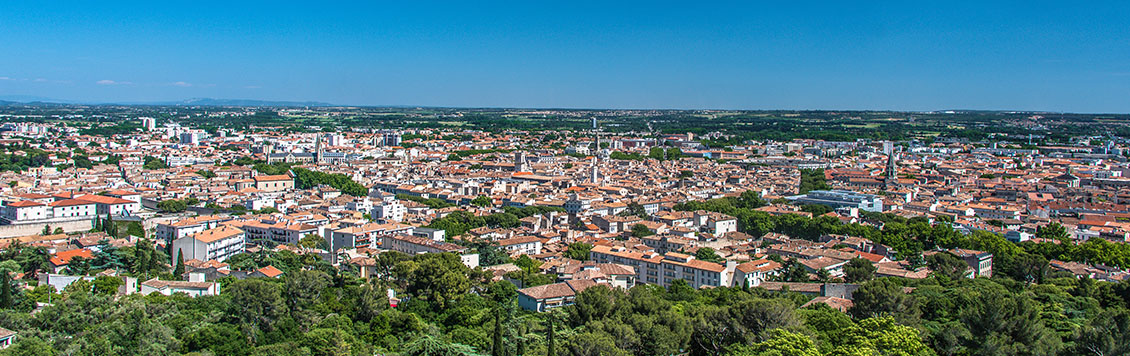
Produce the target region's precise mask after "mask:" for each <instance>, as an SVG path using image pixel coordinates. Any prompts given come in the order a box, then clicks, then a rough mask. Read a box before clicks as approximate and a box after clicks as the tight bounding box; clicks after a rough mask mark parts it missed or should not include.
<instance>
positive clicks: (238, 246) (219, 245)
mask: <svg viewBox="0 0 1130 356" xmlns="http://www.w3.org/2000/svg"><path fill="white" fill-rule="evenodd" d="M245 243H246V234H245V233H244V232H243V230H240V229H238V228H234V227H231V226H220V227H217V228H214V229H209V230H205V231H201V232H199V233H196V234H193V235H192V236H186V237H182V238H179V239H176V240H174V241H173V261H176V260H177V259H178V257H179V254H182V253H183V254H184V259H185V260H190V259H197V260H201V261H207V260H216V261H220V262H223V261H224V260H226V259H228V257H231V256H233V255H235V254H238V253H242V252H243V251H244V244H245Z"/></svg>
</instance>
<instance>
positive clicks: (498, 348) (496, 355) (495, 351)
mask: <svg viewBox="0 0 1130 356" xmlns="http://www.w3.org/2000/svg"><path fill="white" fill-rule="evenodd" d="M493 334H494V338H493V341H492V343H491V347H490V354H491V356H504V355H506V351H504V350H503V347H504V346H503V345H502V313H497V312H496V313H494V333H493Z"/></svg>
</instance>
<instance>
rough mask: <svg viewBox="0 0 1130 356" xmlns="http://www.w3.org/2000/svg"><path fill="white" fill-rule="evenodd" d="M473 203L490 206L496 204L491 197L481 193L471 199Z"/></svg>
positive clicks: (485, 206)
mask: <svg viewBox="0 0 1130 356" xmlns="http://www.w3.org/2000/svg"><path fill="white" fill-rule="evenodd" d="M471 205H474V206H479V207H484V208H489V207H490V206H491V205H494V202H493V201H491V199H490V198H489V197H487V196H484V195H480V196H477V197H475V199H472V200H471Z"/></svg>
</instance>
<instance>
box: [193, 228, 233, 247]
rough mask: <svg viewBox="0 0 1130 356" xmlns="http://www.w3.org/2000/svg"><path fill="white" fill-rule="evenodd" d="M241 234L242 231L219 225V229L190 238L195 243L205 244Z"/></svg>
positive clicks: (202, 232)
mask: <svg viewBox="0 0 1130 356" xmlns="http://www.w3.org/2000/svg"><path fill="white" fill-rule="evenodd" d="M242 233H243V230H240V229H237V228H234V227H231V226H226V225H221V226H220V227H217V228H215V229H208V230H204V231H201V232H199V233H197V234H195V235H192V238H193V239H196V240H197V241H200V242H205V243H207V242H213V241H219V240H223V239H226V238H230V237H232V236H236V235H239V234H242Z"/></svg>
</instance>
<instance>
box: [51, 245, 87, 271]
mask: <svg viewBox="0 0 1130 356" xmlns="http://www.w3.org/2000/svg"><path fill="white" fill-rule="evenodd" d="M76 257H78V258H83V259H87V260H90V259H93V258H94V251H91V250H88V249H85V248H81V249H76V250H70V251H63V252H57V253H55V256H51V259H49V260H48V261H47V262H48V263H50V264H51V270H53V271H55V273H60V272H63V270H64V269H66V268H67V266H68V265H69V264H70V263H71V260H72V259H74V258H76Z"/></svg>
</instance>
